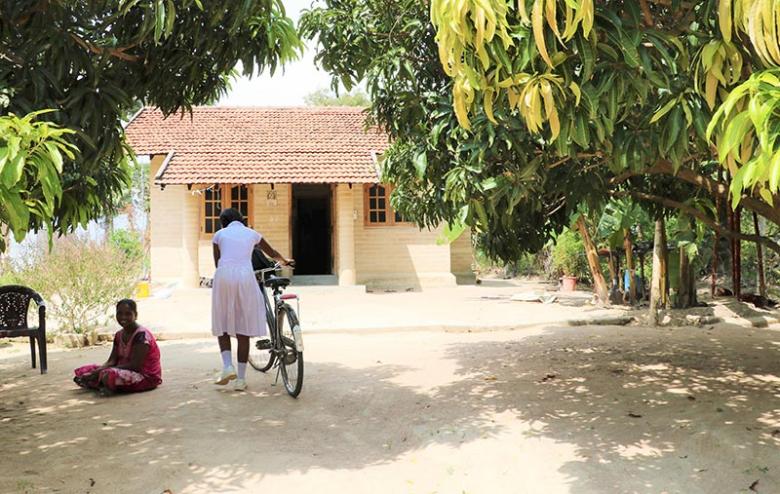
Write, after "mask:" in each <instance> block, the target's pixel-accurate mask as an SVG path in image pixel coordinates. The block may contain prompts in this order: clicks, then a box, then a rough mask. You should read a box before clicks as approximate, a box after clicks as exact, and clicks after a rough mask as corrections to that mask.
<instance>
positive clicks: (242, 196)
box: [201, 184, 252, 235]
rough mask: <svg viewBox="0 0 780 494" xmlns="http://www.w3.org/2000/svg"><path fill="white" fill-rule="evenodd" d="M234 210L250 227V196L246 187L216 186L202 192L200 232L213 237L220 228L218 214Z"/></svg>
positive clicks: (248, 188) (249, 189)
mask: <svg viewBox="0 0 780 494" xmlns="http://www.w3.org/2000/svg"><path fill="white" fill-rule="evenodd" d="M227 208H234V209H237V210H238V211H239V212H241V215H242V216H243V217H244V218H246V219H247V221H248V223H249V224H250V226H251V223H252V194H251V188H250V187H249V186H247V185H243V184H242V185H225V184H221V185H216V186H214V187H212V188H210V189H206V190H205V191H204V192H203V209H202V211H203V214H202V218H203V220H202V222H201V230H202V232H203V233H204V234H205V235H213V234H215V233H217V231H219V230H220V229H221V228H222V223H220V221H219V214H220V213H221V212H222V210H223V209H227Z"/></svg>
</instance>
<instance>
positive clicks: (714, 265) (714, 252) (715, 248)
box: [710, 168, 723, 298]
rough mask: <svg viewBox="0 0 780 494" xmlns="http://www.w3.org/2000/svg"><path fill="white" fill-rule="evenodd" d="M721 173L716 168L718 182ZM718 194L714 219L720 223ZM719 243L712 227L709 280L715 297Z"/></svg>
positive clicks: (716, 229) (712, 294) (711, 291)
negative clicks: (710, 277) (710, 275)
mask: <svg viewBox="0 0 780 494" xmlns="http://www.w3.org/2000/svg"><path fill="white" fill-rule="evenodd" d="M722 173H723V170H722V169H721V168H718V182H720V181H721V180H722V178H721V177H722ZM720 211H721V209H720V196H719V195H715V219H716V220H717V221H718V224H721V221H722V220H721V218H722V216H721V214H720ZM719 243H720V230H719V229H718V228H715V229H714V239H713V241H712V280H711V281H710V296H711V297H713V298H715V290H717V288H718V261H719V260H720V256H719V255H718V254H719V252H718V244H719Z"/></svg>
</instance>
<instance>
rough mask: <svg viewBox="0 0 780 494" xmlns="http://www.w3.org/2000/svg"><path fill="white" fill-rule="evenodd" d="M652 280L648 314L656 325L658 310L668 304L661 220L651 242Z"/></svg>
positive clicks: (664, 234) (664, 245) (663, 222)
mask: <svg viewBox="0 0 780 494" xmlns="http://www.w3.org/2000/svg"><path fill="white" fill-rule="evenodd" d="M653 243H654V248H653V279H652V280H651V282H650V283H651V285H652V286H651V288H650V313H651V314H652V316H653V319H654V321H655V323H656V324H657V323H658V309H662V308H665V307H666V306H667V303H668V293H669V292H668V287H667V284H668V271H667V259H668V254H667V252H666V222H665V221H664V220H663V218H661V219H658V220H656V221H655V237H654V240H653Z"/></svg>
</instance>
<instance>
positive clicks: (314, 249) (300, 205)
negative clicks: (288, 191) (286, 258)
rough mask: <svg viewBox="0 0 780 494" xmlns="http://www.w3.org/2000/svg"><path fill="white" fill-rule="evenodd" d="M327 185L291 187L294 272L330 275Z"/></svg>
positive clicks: (328, 190) (298, 273) (328, 195)
mask: <svg viewBox="0 0 780 494" xmlns="http://www.w3.org/2000/svg"><path fill="white" fill-rule="evenodd" d="M330 195H331V193H330V185H327V184H296V185H293V189H292V245H293V258H294V259H295V274H297V275H311V274H331V272H332V259H331V257H332V252H331V232H332V228H331V219H330V218H331V216H330Z"/></svg>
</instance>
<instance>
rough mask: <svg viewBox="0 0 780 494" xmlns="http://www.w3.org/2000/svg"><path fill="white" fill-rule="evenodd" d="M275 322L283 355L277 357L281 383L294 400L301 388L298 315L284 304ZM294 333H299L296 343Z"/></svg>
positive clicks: (300, 348)
mask: <svg viewBox="0 0 780 494" xmlns="http://www.w3.org/2000/svg"><path fill="white" fill-rule="evenodd" d="M277 322H278V324H279V326H278V328H279V337H280V338H281V340H282V348H283V349H284V355H280V356H279V358H280V360H281V361H280V362H279V365H280V367H281V371H282V381H283V382H284V387H285V389H286V390H287V393H288V394H289V395H290V396H292V397H293V398H295V397H297V396H298V395H299V394H300V393H301V389H302V388H303V340H302V339H301V336H300V324H299V323H298V315H297V314H296V313H295V311H294V310H293V308H292V307H290V306H289V305H287V304H285V305H283V306H282V308H281V309H280V310H279V314H278V315H277ZM295 332H299V334H298V338H297V343H296V336H295Z"/></svg>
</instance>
